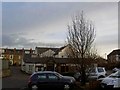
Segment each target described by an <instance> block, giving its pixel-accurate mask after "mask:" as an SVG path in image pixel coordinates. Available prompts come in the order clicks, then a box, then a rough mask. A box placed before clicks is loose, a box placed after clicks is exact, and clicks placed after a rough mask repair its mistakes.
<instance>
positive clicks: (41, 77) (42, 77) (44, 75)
mask: <svg viewBox="0 0 120 90" xmlns="http://www.w3.org/2000/svg"><path fill="white" fill-rule="evenodd" d="M38 79H47V77H46V74H39V75H38Z"/></svg>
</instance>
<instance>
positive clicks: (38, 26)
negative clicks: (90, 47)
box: [2, 2, 118, 57]
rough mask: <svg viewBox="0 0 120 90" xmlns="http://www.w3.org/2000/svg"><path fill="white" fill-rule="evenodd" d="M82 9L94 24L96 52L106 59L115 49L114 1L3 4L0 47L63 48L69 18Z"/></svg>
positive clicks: (115, 14) (115, 23)
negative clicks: (0, 45) (106, 55)
mask: <svg viewBox="0 0 120 90" xmlns="http://www.w3.org/2000/svg"><path fill="white" fill-rule="evenodd" d="M82 10H83V11H84V13H85V16H86V19H88V20H92V22H93V24H94V25H95V30H96V39H95V42H94V44H95V46H96V48H97V50H98V53H99V54H100V55H101V56H103V57H105V54H109V53H110V52H111V51H112V50H113V49H116V48H118V3H117V2H71V3H70V2H66V3H65V2H56V3H55V2H48V3H42V2H23V3H22V2H21V3H20V2H16V3H15V2H14V3H13V2H9V3H8V2H4V3H2V47H8V48H33V49H34V48H35V47H36V46H54V47H61V46H63V45H65V41H66V35H67V31H68V30H67V25H68V24H70V23H71V17H72V16H73V15H75V14H76V13H78V12H81V11H82Z"/></svg>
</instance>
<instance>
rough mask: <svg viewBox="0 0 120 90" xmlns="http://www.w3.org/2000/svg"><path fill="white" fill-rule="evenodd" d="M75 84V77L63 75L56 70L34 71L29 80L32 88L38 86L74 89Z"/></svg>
mask: <svg viewBox="0 0 120 90" xmlns="http://www.w3.org/2000/svg"><path fill="white" fill-rule="evenodd" d="M74 85H75V79H74V77H70V76H63V75H61V74H59V73H57V72H54V71H40V72H35V73H33V74H32V75H31V76H30V78H29V81H28V88H29V89H30V90H33V89H35V88H36V89H38V88H55V89H57V88H58V89H61V90H62V89H67V90H69V89H72V88H74Z"/></svg>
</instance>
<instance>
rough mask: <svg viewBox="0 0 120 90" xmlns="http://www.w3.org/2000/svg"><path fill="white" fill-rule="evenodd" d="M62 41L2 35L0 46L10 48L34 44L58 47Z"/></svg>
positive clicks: (27, 46)
mask: <svg viewBox="0 0 120 90" xmlns="http://www.w3.org/2000/svg"><path fill="white" fill-rule="evenodd" d="M62 45H63V44H62V43H49V42H48V43H45V42H34V39H26V38H24V37H20V36H17V35H15V34H13V35H2V46H3V47H11V48H14V47H16V48H35V47H36V46H47V47H60V46H62Z"/></svg>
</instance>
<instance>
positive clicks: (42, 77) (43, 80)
mask: <svg viewBox="0 0 120 90" xmlns="http://www.w3.org/2000/svg"><path fill="white" fill-rule="evenodd" d="M37 78H38V81H37V85H38V87H39V88H45V87H46V86H48V83H47V76H46V74H45V73H40V74H38V75H37Z"/></svg>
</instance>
